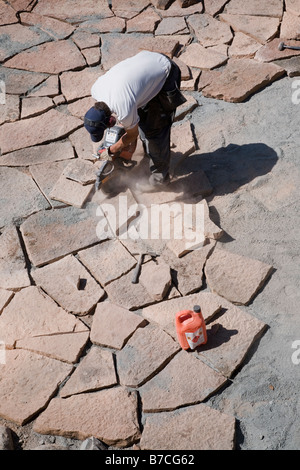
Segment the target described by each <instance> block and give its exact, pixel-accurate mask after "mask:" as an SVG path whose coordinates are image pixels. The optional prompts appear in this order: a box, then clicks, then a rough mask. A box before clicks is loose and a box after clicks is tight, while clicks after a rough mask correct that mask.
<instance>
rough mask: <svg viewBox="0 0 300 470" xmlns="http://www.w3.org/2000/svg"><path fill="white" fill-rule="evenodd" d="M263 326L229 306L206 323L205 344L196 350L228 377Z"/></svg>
mask: <svg viewBox="0 0 300 470" xmlns="http://www.w3.org/2000/svg"><path fill="white" fill-rule="evenodd" d="M265 329H266V325H265V323H263V322H262V321H260V320H258V319H257V318H255V317H253V316H252V315H250V314H248V313H246V312H244V311H242V310H241V309H239V308H237V307H234V306H232V307H231V308H228V310H227V311H226V312H225V313H223V315H221V316H220V317H219V318H218V319H217V320H215V321H213V322H212V323H210V324H209V325H208V326H207V343H206V345H201V346H199V348H198V349H197V352H198V354H199V357H200V358H201V359H202V360H204V361H205V362H206V363H208V364H210V365H211V366H212V367H213V368H214V369H215V370H218V371H219V372H220V373H221V374H223V375H225V376H226V377H231V376H232V374H233V373H234V372H235V370H236V369H237V368H238V367H240V366H241V364H242V363H243V361H244V359H245V357H246V354H247V352H248V351H249V349H250V348H251V346H252V345H253V344H254V342H255V341H256V340H257V339H258V338H259V337H260V336H261V335H262V334H263V332H264V331H265Z"/></svg>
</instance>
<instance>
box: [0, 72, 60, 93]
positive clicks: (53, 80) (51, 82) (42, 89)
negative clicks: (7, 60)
mask: <svg viewBox="0 0 300 470" xmlns="http://www.w3.org/2000/svg"><path fill="white" fill-rule="evenodd" d="M8 70H9V69H8ZM24 73H28V74H30V73H32V74H33V75H37V74H36V73H35V72H24ZM57 95H59V83H58V75H50V77H49V78H47V79H46V80H44V81H43V82H42V83H40V84H39V85H37V86H36V87H34V88H33V89H32V91H30V93H28V95H27V96H29V97H30V96H32V97H36V96H49V97H55V96H57Z"/></svg>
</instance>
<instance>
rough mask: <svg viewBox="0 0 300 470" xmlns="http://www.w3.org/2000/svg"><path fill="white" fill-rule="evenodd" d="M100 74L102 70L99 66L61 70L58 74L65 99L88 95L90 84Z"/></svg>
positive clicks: (69, 99)
mask: <svg viewBox="0 0 300 470" xmlns="http://www.w3.org/2000/svg"><path fill="white" fill-rule="evenodd" d="M101 75H103V70H102V71H101V70H100V68H99V67H90V68H89V67H88V68H85V69H83V70H79V71H67V72H63V73H62V74H61V76H60V84H61V92H62V94H63V95H64V96H65V97H66V100H67V101H73V100H75V99H79V98H84V97H87V96H90V95H91V88H92V85H93V84H94V82H95V81H96V80H97V78H99V77H100V76H101ZM87 110H88V108H87ZM87 110H86V111H87Z"/></svg>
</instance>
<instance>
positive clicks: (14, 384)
mask: <svg viewBox="0 0 300 470" xmlns="http://www.w3.org/2000/svg"><path fill="white" fill-rule="evenodd" d="M71 370H72V366H70V365H69V364H65V363H63V362H61V361H56V360H54V359H50V358H47V357H44V356H41V355H39V354H34V353H31V352H29V351H21V350H14V351H6V363H5V364H4V365H1V368H0V383H1V387H0V416H1V417H2V418H4V419H8V420H10V421H13V422H15V423H17V424H19V425H23V424H26V422H28V421H29V420H30V419H31V418H33V417H34V416H35V415H36V414H37V413H38V412H40V411H41V410H42V409H44V407H45V406H46V405H47V403H48V401H49V399H50V398H51V397H52V396H53V394H54V393H55V391H56V390H57V388H58V386H59V384H60V383H61V382H62V381H63V380H64V379H65V378H66V377H67V375H68V374H69V373H70V372H71Z"/></svg>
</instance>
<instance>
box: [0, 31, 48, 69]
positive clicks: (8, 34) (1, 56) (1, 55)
mask: <svg viewBox="0 0 300 470" xmlns="http://www.w3.org/2000/svg"><path fill="white" fill-rule="evenodd" d="M50 40H51V37H50V36H49V35H48V34H46V33H44V32H43V31H41V30H39V29H38V28H29V27H27V26H22V25H21V24H10V25H7V26H0V61H1V62H4V61H5V60H7V59H9V58H10V57H12V56H14V55H15V54H18V53H20V52H21V51H23V50H24V49H28V48H29V47H32V46H36V45H38V44H41V43H42V42H45V41H50ZM5 66H6V64H5ZM16 68H20V67H16ZM21 68H22V67H21Z"/></svg>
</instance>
